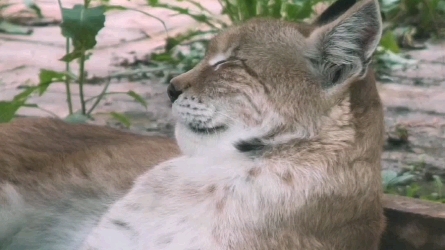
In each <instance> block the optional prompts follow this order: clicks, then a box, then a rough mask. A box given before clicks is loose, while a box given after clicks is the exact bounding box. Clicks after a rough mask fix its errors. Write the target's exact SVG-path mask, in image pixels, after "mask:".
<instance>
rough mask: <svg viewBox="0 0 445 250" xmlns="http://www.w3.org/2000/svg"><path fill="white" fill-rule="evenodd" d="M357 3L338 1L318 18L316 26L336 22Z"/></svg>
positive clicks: (352, 0) (354, 1)
mask: <svg viewBox="0 0 445 250" xmlns="http://www.w3.org/2000/svg"><path fill="white" fill-rule="evenodd" d="M356 2H357V0H337V1H336V2H334V3H333V4H332V5H331V6H329V7H328V8H327V9H326V10H325V11H324V12H323V13H322V14H321V15H320V16H318V17H317V19H316V20H315V22H314V24H315V25H318V26H320V25H324V24H327V23H329V22H332V21H334V20H335V19H337V18H338V17H339V16H341V15H342V14H344V13H345V12H346V11H347V10H348V9H349V8H351V7H352V6H353V5H354V4H355V3H356Z"/></svg>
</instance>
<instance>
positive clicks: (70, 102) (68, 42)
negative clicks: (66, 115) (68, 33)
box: [65, 37, 73, 115]
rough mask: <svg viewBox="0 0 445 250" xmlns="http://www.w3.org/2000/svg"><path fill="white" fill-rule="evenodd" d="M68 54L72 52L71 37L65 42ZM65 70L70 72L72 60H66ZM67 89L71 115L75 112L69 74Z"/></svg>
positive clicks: (66, 81)
mask: <svg viewBox="0 0 445 250" xmlns="http://www.w3.org/2000/svg"><path fill="white" fill-rule="evenodd" d="M65 49H66V54H68V53H70V39H69V38H68V37H67V38H66V43H65ZM65 71H66V72H70V62H69V61H67V62H65ZM65 89H66V102H67V103H68V110H69V112H70V115H71V114H73V101H72V100H71V88H70V77H69V76H68V75H67V76H66V77H65Z"/></svg>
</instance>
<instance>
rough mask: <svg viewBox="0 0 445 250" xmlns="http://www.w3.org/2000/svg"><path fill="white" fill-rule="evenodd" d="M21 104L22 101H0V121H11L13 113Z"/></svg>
mask: <svg viewBox="0 0 445 250" xmlns="http://www.w3.org/2000/svg"><path fill="white" fill-rule="evenodd" d="M23 104H24V101H12V102H5V101H0V123H5V122H9V121H11V120H12V119H13V118H14V117H15V113H17V111H18V110H19V109H20V107H22V105H23Z"/></svg>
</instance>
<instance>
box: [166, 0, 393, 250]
mask: <svg viewBox="0 0 445 250" xmlns="http://www.w3.org/2000/svg"><path fill="white" fill-rule="evenodd" d="M361 2H362V3H359V4H356V5H355V6H354V7H353V8H352V9H350V10H349V11H348V12H346V14H344V16H352V15H353V13H354V12H355V11H356V10H357V9H358V8H361V7H363V6H365V5H366V4H368V5H369V4H370V3H372V2H373V1H369V0H364V1H361ZM341 14H343V13H341ZM334 19H335V18H334ZM376 22H377V21H376ZM337 24H338V21H332V23H329V24H326V26H324V27H319V26H317V24H316V23H315V24H312V25H306V24H295V23H287V22H280V21H276V20H268V19H255V20H252V21H249V22H247V23H246V24H242V25H240V26H237V27H233V28H231V29H228V30H227V31H224V32H222V33H220V34H219V35H217V36H216V37H215V38H213V40H212V41H211V43H210V45H209V49H208V53H207V56H206V58H205V59H204V60H203V61H202V62H201V63H200V64H199V65H198V66H197V67H195V68H194V69H192V70H191V71H189V72H187V73H185V74H183V75H181V76H178V77H176V78H175V79H173V81H172V84H173V85H174V87H175V89H176V90H180V91H184V92H185V93H193V96H195V97H196V98H198V100H202V102H204V103H206V101H209V99H210V100H212V99H217V98H219V96H224V98H227V99H230V97H231V96H236V95H238V94H239V93H243V94H245V96H249V97H250V98H251V102H252V103H253V105H252V106H256V108H257V109H258V113H265V111H264V110H267V109H271V110H276V112H277V113H279V114H281V115H282V116H283V117H285V119H286V120H285V121H284V123H283V125H282V127H281V128H280V131H279V132H278V133H285V132H294V131H301V130H304V131H305V133H303V135H305V136H307V137H308V139H307V140H300V141H296V142H293V143H292V142H291V143H286V144H284V145H280V146H277V147H275V148H272V150H270V149H269V150H265V153H264V155H262V156H263V157H265V158H266V159H269V160H270V161H271V162H270V166H269V167H268V169H269V170H271V171H272V172H274V173H275V174H276V175H278V176H280V177H281V179H282V181H283V183H284V184H286V185H288V186H290V187H292V186H298V185H303V186H304V185H305V184H304V183H301V182H299V180H298V178H295V177H298V173H299V172H300V171H307V172H311V171H313V172H317V171H320V172H322V173H325V172H326V173H327V174H328V176H330V179H328V180H326V182H325V183H322V184H320V185H321V186H320V187H319V188H320V190H314V191H313V192H314V193H315V194H312V195H314V196H312V197H311V199H310V200H308V201H307V205H306V206H305V207H304V208H302V209H301V211H299V213H298V216H297V217H295V218H293V219H291V221H290V222H289V223H291V225H289V228H292V230H290V231H287V230H284V229H283V230H281V232H282V233H283V234H282V235H274V236H272V235H267V234H261V233H258V234H257V235H254V236H252V239H250V240H251V241H249V242H248V243H246V244H245V245H243V244H240V245H237V246H236V247H233V248H230V249H253V248H252V245H253V244H252V242H255V241H257V242H259V243H258V244H259V245H263V246H261V247H260V246H259V245H258V246H257V247H258V248H255V249H299V250H301V249H308V250H309V249H310V250H315V249H351V250H352V249H354V250H361V249H373V250H376V249H378V245H379V239H380V236H381V234H382V232H383V229H384V227H385V221H384V216H383V209H382V201H381V199H382V189H381V175H380V171H381V162H380V161H381V151H382V145H383V138H384V121H383V109H382V104H381V101H380V97H379V95H378V92H377V88H376V82H375V78H374V72H373V71H372V70H368V71H365V72H366V74H365V75H364V76H363V77H359V78H357V77H353V76H349V77H350V79H353V80H352V81H349V80H347V79H346V80H345V83H344V84H342V85H340V86H337V89H335V90H333V92H332V93H331V94H328V95H326V94H324V93H323V90H322V86H320V84H319V83H320V80H322V79H323V77H324V75H315V76H314V73H313V72H314V71H313V70H312V68H311V66H309V64H308V63H307V60H306V58H305V57H307V56H308V54H309V53H312V52H311V50H310V49H308V48H307V46H308V45H307V44H306V43H305V42H304V40H305V39H308V40H309V41H312V42H314V41H315V40H316V39H317V38H312V37H310V36H311V34H312V33H313V32H315V30H317V29H318V30H322V31H320V33H321V32H324V31H323V29H324V30H329V29H332V27H333V26H334V25H337ZM357 24H359V23H357ZM318 30H317V32H318ZM372 32H378V31H369V35H370V36H372V35H374V34H373V33H372ZM309 37H310V38H309ZM351 39H352V38H351ZM346 42H347V41H346ZM227 51H229V54H230V56H228V58H229V60H228V62H226V63H224V64H222V65H221V66H219V69H218V70H217V71H216V70H214V69H213V68H212V64H211V63H210V61H211V60H212V58H213V57H215V56H216V55H218V54H221V53H224V52H227ZM334 52H336V51H334ZM309 56H310V55H309ZM230 58H232V59H230ZM366 67H367V66H366ZM315 72H316V71H315ZM322 73H325V72H322ZM328 76H329V75H328ZM345 77H347V76H345ZM255 96H260V97H258V98H257V100H255ZM265 96H267V98H269V99H267V100H266V98H265ZM260 98H262V100H261V101H262V102H260V101H258V99H260ZM252 99H253V100H252ZM260 109H263V110H260ZM239 112H240V114H241V115H240V116H241V117H243V119H244V120H243V122H244V123H245V124H249V125H252V126H254V125H257V124H259V123H261V121H262V119H263V117H262V116H258V117H255V113H254V112H252V111H251V110H248V111H247V112H246V111H239ZM243 114H245V115H243ZM233 116H236V115H233ZM303 137H304V136H303ZM274 162H275V164H274ZM283 162H288V163H289V164H294V165H295V166H299V167H296V168H294V169H291V170H285V169H286V168H284V167H283V166H282V163H283ZM261 174H263V173H262V172H260V171H259V169H254V168H253V169H250V170H248V172H247V173H246V175H247V176H248V177H249V180H252V179H253V180H254V179H255V178H257V177H258V176H259V175H261ZM268 174H270V172H269V173H268ZM320 178H321V177H320ZM300 181H301V180H300ZM317 192H318V194H317ZM224 202H225V199H222V200H220V201H218V202H217V203H216V206H217V209H218V210H219V211H223V210H224ZM288 219H289V218H288ZM270 223H271V225H274V224H275V223H277V222H275V221H271V222H270ZM292 223H293V224H292ZM216 231H217V230H216ZM278 232H279V231H278ZM278 232H277V234H279V233H278ZM246 233H247V232H246ZM222 234H224V232H222ZM297 235H298V236H297ZM215 237H217V238H218V237H222V236H215ZM277 237H278V238H277ZM280 237H282V238H280ZM266 239H268V240H266ZM266 242H267V243H266ZM274 242H275V243H274ZM286 242H288V244H289V245H286ZM291 246H294V247H295V248H293V247H291ZM296 246H298V247H296ZM268 247H269V248H268Z"/></svg>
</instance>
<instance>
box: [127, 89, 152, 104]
mask: <svg viewBox="0 0 445 250" xmlns="http://www.w3.org/2000/svg"><path fill="white" fill-rule="evenodd" d="M127 95H129V96H131V97H133V99H134V100H135V101H137V102H139V103H140V104H141V105H142V106H144V107H145V108H147V102H146V101H145V99H144V98H142V96H140V95H138V94H137V93H136V92H134V91H132V90H130V91H128V92H127Z"/></svg>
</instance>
